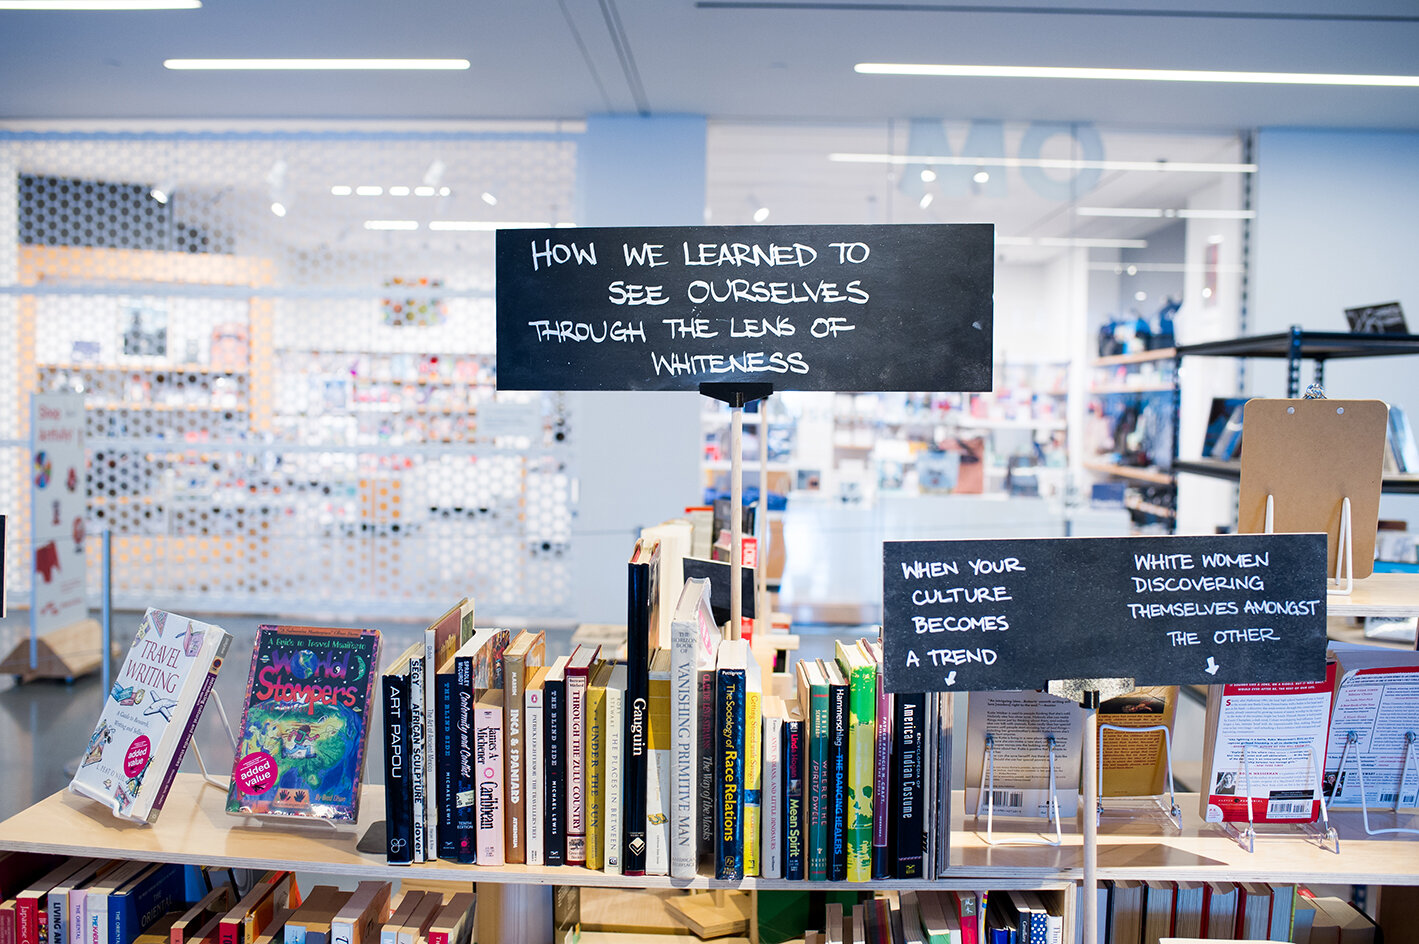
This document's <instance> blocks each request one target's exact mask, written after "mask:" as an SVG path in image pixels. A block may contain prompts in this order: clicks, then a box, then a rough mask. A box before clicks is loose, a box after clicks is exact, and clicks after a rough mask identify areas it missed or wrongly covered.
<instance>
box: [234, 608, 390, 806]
mask: <svg viewBox="0 0 1419 944" xmlns="http://www.w3.org/2000/svg"><path fill="white" fill-rule="evenodd" d="M378 676H379V633H378V632H377V631H376V630H372V629H331V628H326V627H315V626H262V627H260V628H259V629H258V630H257V632H256V649H255V651H254V652H253V653H252V658H251V674H250V675H249V676H248V678H247V683H246V705H245V707H244V708H243V710H242V718H241V732H240V737H241V743H240V745H238V749H237V754H236V763H235V765H234V766H233V769H232V784H231V788H230V790H229V791H228V792H227V812H228V813H237V814H260V815H283V816H309V817H314V818H318V819H329V820H340V821H346V822H353V821H354V820H355V818H356V817H357V815H358V813H359V802H360V780H361V779H362V775H363V771H364V760H365V744H366V741H367V740H368V738H369V727H370V712H371V710H372V701H373V698H374V682H375V679H376V678H377V677H378Z"/></svg>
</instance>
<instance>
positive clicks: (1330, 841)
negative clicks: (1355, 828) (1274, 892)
mask: <svg viewBox="0 0 1419 944" xmlns="http://www.w3.org/2000/svg"><path fill="white" fill-rule="evenodd" d="M1306 756H1307V759H1308V760H1309V761H1310V766H1311V768H1312V769H1313V770H1314V771H1315V784H1316V797H1317V798H1318V799H1319V800H1320V822H1319V823H1280V824H1270V825H1280V826H1283V827H1285V826H1289V827H1290V828H1292V829H1295V830H1298V831H1299V832H1302V833H1304V834H1306V835H1307V836H1309V837H1310V838H1311V839H1314V840H1315V842H1316V845H1318V846H1320V847H1321V848H1322V849H1325V850H1328V851H1330V852H1333V853H1335V854H1336V855H1340V834H1339V833H1337V832H1336V831H1335V827H1334V826H1332V825H1330V813H1329V811H1328V810H1327V809H1326V804H1325V791H1324V790H1323V789H1322V784H1323V783H1324V780H1323V779H1322V770H1321V758H1319V757H1317V756H1316V752H1315V749H1314V748H1311V747H1308V748H1306ZM1238 768H1239V769H1238V770H1237V773H1238V774H1239V775H1240V776H1241V781H1242V783H1243V784H1244V785H1245V789H1246V796H1247V825H1246V828H1245V829H1242V828H1241V827H1239V826H1233V825H1232V824H1231V823H1223V824H1222V828H1223V829H1224V830H1226V831H1227V833H1228V834H1229V835H1231V837H1232V838H1233V839H1235V840H1236V841H1237V845H1239V846H1241V847H1242V848H1243V849H1245V850H1246V851H1247V852H1253V853H1254V852H1256V837H1257V831H1256V819H1255V817H1254V816H1253V814H1252V800H1253V796H1252V792H1251V769H1250V767H1249V766H1248V765H1247V746H1246V745H1245V744H1243V745H1242V753H1241V757H1240V758H1239V759H1238Z"/></svg>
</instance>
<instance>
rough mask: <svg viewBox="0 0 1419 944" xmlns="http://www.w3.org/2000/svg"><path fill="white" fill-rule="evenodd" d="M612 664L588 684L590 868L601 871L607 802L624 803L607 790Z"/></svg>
mask: <svg viewBox="0 0 1419 944" xmlns="http://www.w3.org/2000/svg"><path fill="white" fill-rule="evenodd" d="M610 678H611V663H610V662H602V663H601V664H600V665H598V666H597V667H596V670H595V671H594V672H592V673H591V680H590V682H589V683H588V684H587V687H586V756H585V758H584V759H583V760H582V770H583V771H584V777H585V780H586V867H587V868H588V869H595V870H600V869H601V868H602V867H603V866H604V865H605V864H606V858H605V856H606V804H607V802H608V800H610V801H615V802H616V803H617V804H619V803H620V794H618V793H612V794H611V795H610V796H607V792H606V683H607V682H608V681H610Z"/></svg>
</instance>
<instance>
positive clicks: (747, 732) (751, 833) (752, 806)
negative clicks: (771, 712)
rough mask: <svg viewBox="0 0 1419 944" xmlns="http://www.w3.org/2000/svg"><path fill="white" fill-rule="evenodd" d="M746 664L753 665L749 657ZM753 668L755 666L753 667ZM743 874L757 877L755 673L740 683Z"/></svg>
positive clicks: (759, 784) (759, 760) (759, 747)
mask: <svg viewBox="0 0 1419 944" xmlns="http://www.w3.org/2000/svg"><path fill="white" fill-rule="evenodd" d="M749 659H750V661H751V662H752V661H754V656H753V655H752V653H751V654H750V656H749ZM755 665H756V667H757V663H756V664H755ZM744 682H745V684H744V874H745V875H758V874H759V838H760V837H759V820H760V816H761V813H762V810H761V803H762V799H761V798H762V792H763V781H764V712H763V701H764V689H763V686H762V684H760V676H759V673H758V672H749V673H747V674H746V676H745V680H744Z"/></svg>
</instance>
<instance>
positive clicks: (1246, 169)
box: [828, 151, 1256, 174]
mask: <svg viewBox="0 0 1419 944" xmlns="http://www.w3.org/2000/svg"><path fill="white" fill-rule="evenodd" d="M828 160H830V161H834V162H836V163H840V164H899V165H900V164H928V165H932V164H934V165H939V166H947V167H1040V168H1045V169H1048V170H1140V171H1160V172H1167V173H1190V174H1254V173H1256V165H1255V164H1221V163H1207V162H1198V161H1083V160H1072V159H1067V158H1049V157H1037V158H1027V157H957V156H954V155H950V154H877V153H872V152H854V151H836V152H834V153H832V154H829V155H828Z"/></svg>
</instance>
